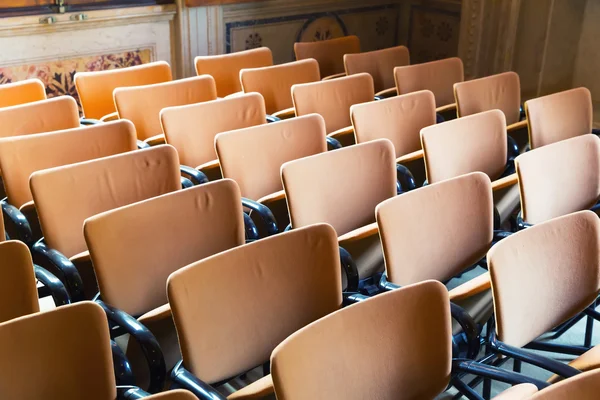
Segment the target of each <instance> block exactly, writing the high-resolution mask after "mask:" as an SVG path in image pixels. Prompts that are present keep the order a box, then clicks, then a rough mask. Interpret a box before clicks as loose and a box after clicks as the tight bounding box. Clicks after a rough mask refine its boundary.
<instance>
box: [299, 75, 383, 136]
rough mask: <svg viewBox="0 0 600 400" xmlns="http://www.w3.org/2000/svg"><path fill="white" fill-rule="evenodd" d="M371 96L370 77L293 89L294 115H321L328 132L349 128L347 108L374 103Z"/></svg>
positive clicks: (331, 81)
mask: <svg viewBox="0 0 600 400" xmlns="http://www.w3.org/2000/svg"><path fill="white" fill-rule="evenodd" d="M374 97H375V91H374V90H373V78H371V75H369V74H357V75H352V76H347V77H344V78H339V79H331V80H327V81H321V82H313V83H305V84H302V85H294V86H293V87H292V98H293V100H294V107H295V109H296V116H298V117H300V116H302V115H307V114H320V115H321V116H322V117H323V118H324V119H325V126H326V128H327V133H331V132H333V131H337V130H338V129H342V128H346V127H348V126H350V125H352V120H351V119H350V107H351V106H352V105H354V104H360V103H366V102H369V101H373V99H374Z"/></svg>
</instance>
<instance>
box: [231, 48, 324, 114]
mask: <svg viewBox="0 0 600 400" xmlns="http://www.w3.org/2000/svg"><path fill="white" fill-rule="evenodd" d="M320 79H321V75H320V74H319V63H318V62H317V61H316V60H314V59H308V60H302V61H295V62H290V63H287V64H280V65H274V66H272V67H263V68H249V69H247V68H245V69H242V70H241V71H240V82H241V83H242V89H243V90H244V92H245V93H250V92H258V93H260V94H261V95H262V96H263V98H264V99H265V106H266V110H267V114H270V115H272V116H274V117H277V118H291V117H294V116H295V113H294V103H293V102H292V95H291V90H292V86H293V85H296V84H300V83H309V82H317V81H319V80H320Z"/></svg>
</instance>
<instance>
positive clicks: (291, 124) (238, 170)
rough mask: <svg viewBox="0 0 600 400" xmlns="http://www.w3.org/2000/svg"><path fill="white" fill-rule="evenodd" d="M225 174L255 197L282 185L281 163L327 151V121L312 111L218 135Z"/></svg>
mask: <svg viewBox="0 0 600 400" xmlns="http://www.w3.org/2000/svg"><path fill="white" fill-rule="evenodd" d="M215 147H216V149H217V154H218V156H219V162H220V164H221V171H222V172H223V177H225V178H231V179H233V180H235V181H236V182H237V183H238V185H240V189H241V191H242V196H244V197H248V198H250V199H253V200H258V199H260V198H261V197H264V196H267V195H269V194H272V193H275V192H277V191H280V190H282V189H283V186H282V184H281V173H280V170H281V166H282V165H283V164H284V163H286V162H287V161H291V160H296V159H299V158H303V157H307V156H311V155H313V154H318V153H324V152H326V151H327V144H326V141H325V122H324V121H323V118H322V117H321V116H319V115H316V114H312V115H307V116H304V117H298V118H292V119H289V120H285V121H281V122H278V123H274V124H266V125H261V126H255V127H252V128H246V129H239V130H236V131H231V132H225V133H221V134H219V135H217V137H216V140H215Z"/></svg>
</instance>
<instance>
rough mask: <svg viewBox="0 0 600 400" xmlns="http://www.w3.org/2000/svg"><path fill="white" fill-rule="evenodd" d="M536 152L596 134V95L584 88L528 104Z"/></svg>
mask: <svg viewBox="0 0 600 400" xmlns="http://www.w3.org/2000/svg"><path fill="white" fill-rule="evenodd" d="M525 112H526V114H527V124H528V126H529V144H530V146H531V148H532V149H535V148H538V147H541V146H545V145H547V144H550V143H554V142H558V141H560V140H564V139H569V138H572V137H574V136H579V135H585V134H587V133H590V132H592V122H593V119H594V111H593V109H592V95H591V93H590V91H589V90H588V89H587V88H584V87H580V88H576V89H571V90H566V91H564V92H559V93H554V94H551V95H548V96H542V97H538V98H536V99H531V100H527V101H526V102H525Z"/></svg>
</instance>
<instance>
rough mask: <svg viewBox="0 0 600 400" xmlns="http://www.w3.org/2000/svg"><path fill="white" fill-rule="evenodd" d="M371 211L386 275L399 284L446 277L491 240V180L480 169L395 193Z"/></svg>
mask: <svg viewBox="0 0 600 400" xmlns="http://www.w3.org/2000/svg"><path fill="white" fill-rule="evenodd" d="M442 199H443V200H442ZM465 202H467V203H468V206H467V207H465ZM375 213H376V216H377V226H378V227H379V236H380V237H381V244H382V247H383V257H384V259H385V268H386V273H387V278H388V280H389V281H390V282H393V283H395V284H397V285H401V286H405V285H410V284H412V283H417V282H422V281H424V280H427V279H435V280H438V281H442V282H444V281H447V280H449V279H451V278H452V277H454V276H456V275H458V274H459V273H461V272H462V271H463V270H464V269H466V268H468V267H470V266H472V265H473V264H474V263H476V262H478V261H479V260H481V259H482V258H483V257H484V256H485V253H486V252H487V251H488V249H489V248H490V246H491V244H492V236H493V233H494V201H493V198H492V184H491V181H490V178H489V177H488V176H487V175H485V174H484V173H482V172H474V173H471V174H468V175H462V176H459V177H457V178H453V179H449V180H446V181H443V182H439V183H437V184H435V185H428V186H425V187H423V188H419V189H417V190H413V191H411V192H408V193H405V194H403V195H402V196H396V197H394V198H393V199H389V200H386V201H384V202H383V203H381V204H379V205H378V206H377V208H376V212H375ZM464 221H469V223H468V224H465V223H464Z"/></svg>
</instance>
